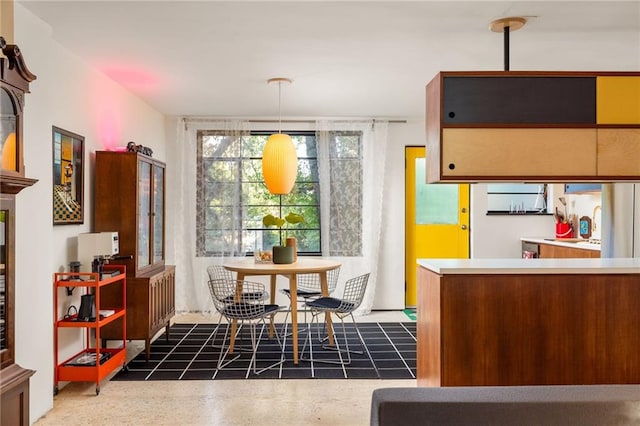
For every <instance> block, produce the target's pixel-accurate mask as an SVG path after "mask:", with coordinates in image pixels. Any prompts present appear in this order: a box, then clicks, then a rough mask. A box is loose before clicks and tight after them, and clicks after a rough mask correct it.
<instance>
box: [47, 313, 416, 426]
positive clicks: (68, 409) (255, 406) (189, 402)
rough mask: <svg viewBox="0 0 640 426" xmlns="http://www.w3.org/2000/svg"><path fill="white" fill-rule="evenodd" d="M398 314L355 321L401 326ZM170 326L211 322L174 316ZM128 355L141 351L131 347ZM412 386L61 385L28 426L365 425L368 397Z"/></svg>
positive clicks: (279, 382) (303, 382) (361, 383)
mask: <svg viewBox="0 0 640 426" xmlns="http://www.w3.org/2000/svg"><path fill="white" fill-rule="evenodd" d="M408 320H409V318H408V317H407V316H406V315H405V314H404V313H402V312H400V311H393V312H390V311H385V312H373V313H372V314H370V315H367V316H364V317H360V318H358V321H362V322H365V321H379V322H385V321H408ZM175 321H176V322H184V323H194V322H205V321H206V322H209V321H211V322H213V321H217V317H213V316H202V315H193V314H189V315H179V316H177V317H176V318H175ZM131 343H132V344H130V345H129V351H128V352H131V354H130V356H133V355H135V353H137V351H140V350H142V346H141V342H131ZM402 386H407V387H413V386H416V381H415V380H384V381H383V380H221V381H153V382H110V381H105V382H103V383H102V385H101V390H100V395H98V396H96V394H95V384H94V383H69V384H67V385H66V386H64V387H62V388H61V389H60V392H59V394H58V395H57V396H56V397H55V398H54V406H53V409H52V410H51V411H49V412H48V413H47V414H46V415H45V416H44V417H42V418H40V419H38V420H37V421H36V422H35V424H36V425H56V426H58V425H60V426H62V425H64V426H73V425H89V424H93V425H105V426H107V425H114V426H115V425H118V426H121V425H216V426H218V425H221V426H226V425H247V426H248V425H256V424H262V425H281V426H288V425H291V426H293V425H354V426H355V425H368V424H369V410H370V404H371V393H372V392H373V390H374V389H376V388H381V387H402Z"/></svg>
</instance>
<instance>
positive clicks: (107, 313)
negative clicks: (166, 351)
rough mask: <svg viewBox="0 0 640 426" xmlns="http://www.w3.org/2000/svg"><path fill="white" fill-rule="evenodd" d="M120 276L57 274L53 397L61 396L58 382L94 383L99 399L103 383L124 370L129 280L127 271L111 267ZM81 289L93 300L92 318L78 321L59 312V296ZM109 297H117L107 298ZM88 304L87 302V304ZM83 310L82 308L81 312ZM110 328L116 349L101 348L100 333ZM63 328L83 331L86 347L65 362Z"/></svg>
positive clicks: (86, 273)
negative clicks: (114, 332)
mask: <svg viewBox="0 0 640 426" xmlns="http://www.w3.org/2000/svg"><path fill="white" fill-rule="evenodd" d="M110 268H113V269H112V270H113V271H115V272H116V273H117V275H115V276H109V277H104V276H103V277H102V278H101V275H100V274H99V273H88V272H77V273H69V272H66V273H65V272H56V273H55V274H54V295H55V296H54V299H55V300H54V306H55V307H56V312H55V318H56V320H55V323H54V325H53V329H54V338H53V344H54V366H55V378H54V388H53V392H54V394H57V393H58V383H59V382H95V383H96V395H98V394H100V382H101V381H102V380H103V379H104V378H106V377H107V376H108V375H109V374H111V373H112V372H113V370H115V369H116V368H118V367H122V368H123V369H124V368H125V365H126V361H127V353H126V347H127V341H126V339H127V337H128V336H127V335H126V330H125V318H126V306H125V294H126V287H127V278H126V274H125V267H124V266H121V265H110ZM64 287H66V288H81V289H83V291H84V293H83V297H92V298H94V301H93V306H94V311H93V315H95V316H94V317H93V318H91V317H90V318H79V317H78V314H79V312H76V313H71V314H70V313H66V314H65V313H62V312H58V311H57V307H58V306H59V304H58V293H59V291H60V289H61V288H64ZM108 294H112V295H116V297H106V296H107V295H108ZM85 303H87V302H85ZM81 309H82V308H79V310H80V311H81ZM109 326H111V327H112V328H113V329H116V330H117V335H118V340H119V341H120V342H119V344H118V346H117V347H111V348H107V347H106V346H105V345H102V344H101V343H102V339H101V331H102V329H103V328H105V327H109ZM64 328H67V329H68V328H71V329H78V328H81V329H84V331H85V333H86V336H85V338H84V342H85V347H84V348H83V349H82V350H81V351H80V352H78V353H76V354H74V355H73V356H71V357H70V358H68V359H65V360H64V361H60V359H59V353H58V340H59V338H60V330H61V329H64Z"/></svg>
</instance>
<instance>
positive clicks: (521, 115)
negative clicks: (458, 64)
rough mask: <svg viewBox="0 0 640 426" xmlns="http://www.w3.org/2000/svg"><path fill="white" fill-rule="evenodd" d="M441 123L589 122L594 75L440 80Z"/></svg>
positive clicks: (593, 111) (593, 116) (593, 100)
mask: <svg viewBox="0 0 640 426" xmlns="http://www.w3.org/2000/svg"><path fill="white" fill-rule="evenodd" d="M443 97H444V105H443V107H444V108H443V111H442V121H443V123H444V124H461V125H462V124H488V123H492V124H595V122H596V79H595V78H594V77H551V76H549V77H520V76H512V77H487V76H482V77H470V76H455V77H453V76H452V77H444V90H443Z"/></svg>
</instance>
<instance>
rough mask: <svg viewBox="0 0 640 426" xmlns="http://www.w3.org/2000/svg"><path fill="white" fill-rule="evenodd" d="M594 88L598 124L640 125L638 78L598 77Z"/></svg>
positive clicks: (639, 82)
mask: <svg viewBox="0 0 640 426" xmlns="http://www.w3.org/2000/svg"><path fill="white" fill-rule="evenodd" d="M596 87H597V89H596V93H597V116H596V117H597V123H598V124H640V77H634V76H600V77H598V78H597V81H596Z"/></svg>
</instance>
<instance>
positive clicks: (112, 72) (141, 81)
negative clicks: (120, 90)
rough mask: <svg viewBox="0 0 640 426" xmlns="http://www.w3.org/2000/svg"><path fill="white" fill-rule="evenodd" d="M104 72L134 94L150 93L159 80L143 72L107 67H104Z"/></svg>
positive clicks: (126, 68)
mask: <svg viewBox="0 0 640 426" xmlns="http://www.w3.org/2000/svg"><path fill="white" fill-rule="evenodd" d="M102 72H104V73H105V74H106V75H107V76H109V77H110V78H111V79H112V80H113V81H116V82H118V84H120V85H121V86H122V87H124V88H125V89H127V90H130V91H132V92H134V93H136V92H137V93H140V92H148V91H149V90H152V89H154V88H155V87H156V86H157V84H158V79H157V78H156V77H155V76H154V75H152V74H150V73H148V72H146V71H143V70H137V69H132V68H129V67H114V66H106V67H102Z"/></svg>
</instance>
